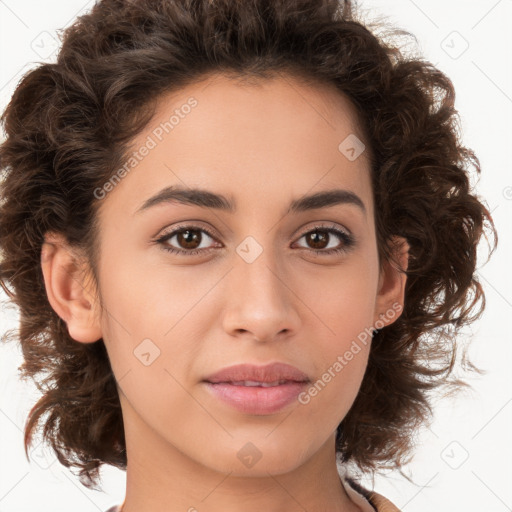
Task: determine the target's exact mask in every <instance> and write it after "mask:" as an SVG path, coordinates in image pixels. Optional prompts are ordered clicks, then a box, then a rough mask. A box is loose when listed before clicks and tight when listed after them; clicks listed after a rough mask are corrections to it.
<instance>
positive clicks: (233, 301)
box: [223, 250, 300, 342]
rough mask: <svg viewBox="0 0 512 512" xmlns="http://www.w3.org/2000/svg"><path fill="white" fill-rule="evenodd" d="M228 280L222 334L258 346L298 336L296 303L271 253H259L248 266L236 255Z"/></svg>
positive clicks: (297, 299) (289, 284)
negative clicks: (246, 338)
mask: <svg viewBox="0 0 512 512" xmlns="http://www.w3.org/2000/svg"><path fill="white" fill-rule="evenodd" d="M228 279H229V282H228V285H227V293H228V295H227V297H228V299H227V300H226V302H225V305H226V308H225V309H224V316H223V327H224V329H225V332H227V333H228V334H230V335H231V336H236V337H240V336H243V337H248V338H252V339H256V340H257V341H262V342H263V341H272V340H275V339H276V338H278V337H279V338H282V337H290V336H292V335H293V334H296V333H297V332H298V330H299V324H300V316H299V312H298V310H297V308H298V305H299V304H300V300H299V298H298V297H297V296H296V295H295V294H294V293H293V283H292V282H291V278H290V273H287V272H286V271H285V270H284V267H283V265H282V264H280V263H278V262H277V261H276V258H275V257H274V252H273V251H272V250H263V251H262V252H261V254H260V255H259V256H258V257H257V258H256V259H255V260H254V261H252V262H250V260H246V259H244V258H243V257H239V256H238V255H236V257H235V258H234V268H233V269H232V270H231V272H230V273H229V275H228Z"/></svg>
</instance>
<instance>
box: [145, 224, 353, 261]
mask: <svg viewBox="0 0 512 512" xmlns="http://www.w3.org/2000/svg"><path fill="white" fill-rule="evenodd" d="M188 230H190V231H203V232H205V233H206V234H207V235H208V236H209V237H211V238H212V239H213V240H215V241H217V239H216V237H215V236H214V235H213V234H212V233H211V232H210V231H209V230H208V229H206V228H204V227H199V226H193V225H186V226H179V227H178V228H176V229H175V230H174V231H171V232H170V233H166V234H165V235H163V236H161V237H159V238H157V239H156V240H155V242H156V243H159V244H161V246H162V249H163V250H164V251H167V252H170V253H172V254H180V255H186V256H194V255H197V254H199V253H201V252H202V253H208V252H210V251H212V250H214V249H215V248H214V247H212V248H208V249H191V250H184V249H176V248H175V247H171V246H169V245H167V244H165V242H166V241H167V240H170V239H171V238H172V237H173V236H175V235H177V234H179V233H181V232H184V231H188ZM315 231H320V232H327V233H334V234H335V235H337V236H338V237H339V238H340V239H341V240H342V241H343V244H342V245H341V247H338V248H335V249H327V250H325V249H323V250H322V249H310V250H311V251H314V252H316V254H317V255H324V256H330V255H333V254H341V253H345V252H348V251H349V250H350V249H351V248H352V247H353V246H354V244H355V239H354V237H353V236H352V235H349V234H348V233H346V232H344V231H341V230H340V229H337V228H335V227H334V226H331V227H329V228H327V227H324V226H314V227H313V228H312V229H310V230H308V231H306V232H304V233H302V235H301V236H300V237H299V240H300V239H301V238H302V237H303V236H305V235H308V234H310V233H313V232H315ZM302 249H307V248H306V247H302Z"/></svg>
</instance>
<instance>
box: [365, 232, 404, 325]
mask: <svg viewBox="0 0 512 512" xmlns="http://www.w3.org/2000/svg"><path fill="white" fill-rule="evenodd" d="M391 247H392V248H393V254H394V255H395V259H396V261H397V262H398V265H397V263H396V262H395V261H389V260H387V261H384V262H383V265H382V268H381V273H380V277H379V285H378V293H377V300H376V303H375V315H374V325H376V328H377V329H381V328H382V327H384V326H386V325H390V324H392V323H393V322H394V321H395V320H397V319H398V317H399V316H400V315H401V314H402V311H403V308H404V305H405V284H406V281H407V275H406V274H405V271H406V270H407V268H408V264H409V249H410V247H409V244H408V243H407V240H406V239H405V238H403V237H399V236H395V237H393V239H392V241H391Z"/></svg>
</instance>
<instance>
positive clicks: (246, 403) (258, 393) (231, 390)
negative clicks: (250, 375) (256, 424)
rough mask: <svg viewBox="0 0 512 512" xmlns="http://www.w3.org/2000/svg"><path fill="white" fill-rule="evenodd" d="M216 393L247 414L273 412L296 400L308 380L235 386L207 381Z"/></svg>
mask: <svg viewBox="0 0 512 512" xmlns="http://www.w3.org/2000/svg"><path fill="white" fill-rule="evenodd" d="M205 384H206V386H207V388H208V389H209V390H210V391H211V392H212V393H214V395H215V396H216V397H218V398H220V399H221V400H223V401H224V402H226V403H227V404H229V405H231V406H232V407H234V408H235V409H238V410H239V411H240V412H243V413H246V414H272V413H276V412H278V411H280V410H281V409H283V408H285V407H286V406H287V405H289V404H291V403H292V402H293V401H294V400H296V398H297V396H298V395H299V394H300V392H301V391H303V389H304V388H305V387H306V386H307V382H287V383H286V384H280V385H278V386H270V387H266V388H265V387H261V386H235V385H234V384H229V383H227V382H222V383H218V384H214V383H212V382H206V383H205Z"/></svg>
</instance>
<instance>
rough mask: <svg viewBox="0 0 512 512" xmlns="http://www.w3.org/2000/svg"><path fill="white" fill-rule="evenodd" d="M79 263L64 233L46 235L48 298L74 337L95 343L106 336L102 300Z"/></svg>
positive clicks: (44, 269) (43, 260)
mask: <svg viewBox="0 0 512 512" xmlns="http://www.w3.org/2000/svg"><path fill="white" fill-rule="evenodd" d="M78 262H79V258H78V256H77V253H76V252H74V251H73V250H72V248H71V247H70V246H69V245H68V244H67V242H66V240H65V238H64V237H63V236H62V235H60V234H56V233H49V232H48V233H46V234H45V241H44V243H43V245H42V247H41V269H42V272H43V277H44V283H45V287H46V295H47V297H48V301H49V302H50V305H51V306H52V308H53V309H54V311H55V312H56V313H57V314H58V315H59V316H60V317H61V318H62V320H64V321H65V322H66V325H67V327H68V331H69V335H70V336H71V338H73V339H74V340H75V341H79V342H82V343H93V342H95V341H98V340H99V339H100V338H101V337H102V332H101V328H100V322H99V315H98V312H99V301H98V300H97V299H96V297H95V296H94V292H93V291H92V287H91V286H90V283H89V282H88V280H87V279H85V278H86V277H87V276H86V275H85V274H86V273H85V272H83V267H82V266H81V265H80V264H79V263H78Z"/></svg>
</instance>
